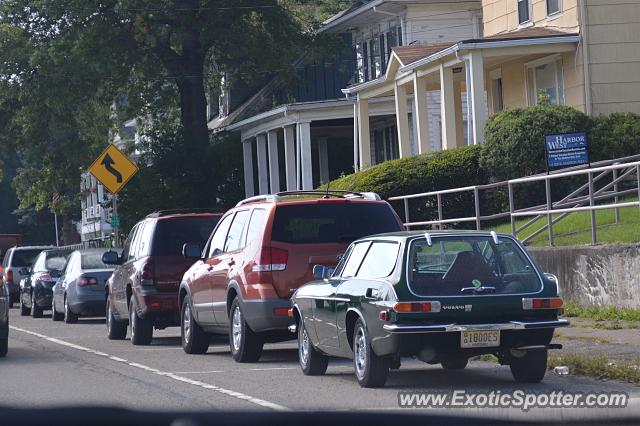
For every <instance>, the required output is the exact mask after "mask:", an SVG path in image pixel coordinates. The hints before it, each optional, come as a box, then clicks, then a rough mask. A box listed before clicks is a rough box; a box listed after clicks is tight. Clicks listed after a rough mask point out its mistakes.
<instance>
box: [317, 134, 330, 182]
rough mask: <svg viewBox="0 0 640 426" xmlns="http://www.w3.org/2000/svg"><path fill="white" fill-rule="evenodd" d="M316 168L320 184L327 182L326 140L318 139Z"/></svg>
mask: <svg viewBox="0 0 640 426" xmlns="http://www.w3.org/2000/svg"><path fill="white" fill-rule="evenodd" d="M318 167H319V169H320V170H319V171H320V184H321V185H322V184H325V183H327V182H329V152H328V150H327V138H320V139H318Z"/></svg>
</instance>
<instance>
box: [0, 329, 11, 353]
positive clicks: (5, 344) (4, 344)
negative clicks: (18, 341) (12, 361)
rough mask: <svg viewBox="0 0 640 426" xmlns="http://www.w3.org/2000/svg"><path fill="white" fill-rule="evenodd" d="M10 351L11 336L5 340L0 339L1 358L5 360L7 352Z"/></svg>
mask: <svg viewBox="0 0 640 426" xmlns="http://www.w3.org/2000/svg"><path fill="white" fill-rule="evenodd" d="M8 351H9V335H7V337H5V338H4V339H0V358H4V357H5V356H7V352H8Z"/></svg>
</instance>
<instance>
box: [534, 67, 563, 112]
mask: <svg viewBox="0 0 640 426" xmlns="http://www.w3.org/2000/svg"><path fill="white" fill-rule="evenodd" d="M527 93H528V99H529V105H535V104H538V103H551V104H560V105H563V104H564V83H563V78H562V60H560V59H550V60H546V61H545V60H542V61H537V62H535V63H532V64H529V65H528V66H527Z"/></svg>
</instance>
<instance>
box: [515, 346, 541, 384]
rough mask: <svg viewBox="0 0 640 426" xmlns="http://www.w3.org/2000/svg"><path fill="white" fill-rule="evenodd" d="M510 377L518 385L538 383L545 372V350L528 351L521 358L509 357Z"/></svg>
mask: <svg viewBox="0 0 640 426" xmlns="http://www.w3.org/2000/svg"><path fill="white" fill-rule="evenodd" d="M509 368H511V375H512V376H513V378H514V379H515V381H516V382H518V383H540V382H541V381H542V379H543V378H544V375H545V374H546V372H547V350H546V349H544V350H540V351H528V352H527V353H526V354H525V355H524V356H523V357H520V358H516V357H514V356H512V357H511V364H509Z"/></svg>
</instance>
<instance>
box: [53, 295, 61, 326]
mask: <svg viewBox="0 0 640 426" xmlns="http://www.w3.org/2000/svg"><path fill="white" fill-rule="evenodd" d="M51 319H52V320H54V321H62V320H63V319H64V315H63V314H61V313H58V311H57V310H56V299H55V298H54V299H53V301H52V302H51Z"/></svg>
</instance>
